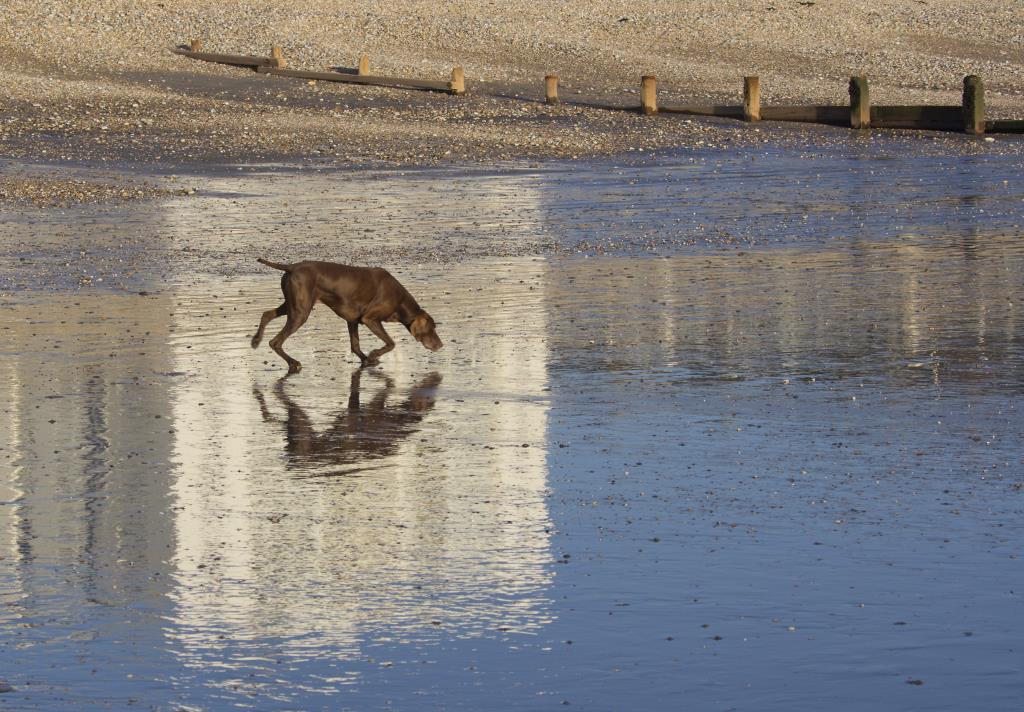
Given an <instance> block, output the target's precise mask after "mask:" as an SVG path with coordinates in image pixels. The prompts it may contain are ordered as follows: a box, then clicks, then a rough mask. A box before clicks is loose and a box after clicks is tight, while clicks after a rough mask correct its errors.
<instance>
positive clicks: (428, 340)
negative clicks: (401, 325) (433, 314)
mask: <svg viewBox="0 0 1024 712" xmlns="http://www.w3.org/2000/svg"><path fill="white" fill-rule="evenodd" d="M409 333H410V334H412V335H413V336H414V337H415V338H416V340H417V341H419V342H420V343H421V344H423V346H424V347H426V348H428V349H430V350H431V351H438V350H439V349H440V348H441V347H442V346H443V345H444V344H442V343H441V337H439V336H438V335H437V331H436V330H435V325H434V320H433V319H432V318H430V314H427V313H426V312H420V315H419V316H418V317H416V318H415V319H413V320H412V323H410V324H409Z"/></svg>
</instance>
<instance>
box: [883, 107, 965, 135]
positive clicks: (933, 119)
mask: <svg viewBox="0 0 1024 712" xmlns="http://www.w3.org/2000/svg"><path fill="white" fill-rule="evenodd" d="M871 127H872V128H882V129H931V130H944V131H962V130H963V127H964V116H963V109H962V108H961V107H959V106H884V105H882V106H872V107H871Z"/></svg>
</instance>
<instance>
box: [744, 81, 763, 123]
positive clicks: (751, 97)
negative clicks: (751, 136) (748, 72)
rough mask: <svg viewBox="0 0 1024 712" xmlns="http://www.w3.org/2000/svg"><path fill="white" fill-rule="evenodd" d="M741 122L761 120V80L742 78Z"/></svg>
mask: <svg viewBox="0 0 1024 712" xmlns="http://www.w3.org/2000/svg"><path fill="white" fill-rule="evenodd" d="M743 120H744V121H760V120H761V80H760V79H759V78H758V77H743Z"/></svg>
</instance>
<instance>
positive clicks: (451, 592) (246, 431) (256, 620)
mask: <svg viewBox="0 0 1024 712" xmlns="http://www.w3.org/2000/svg"><path fill="white" fill-rule="evenodd" d="M544 268H545V267H544V263H543V262H533V261H523V265H521V266H518V267H517V268H516V269H515V272H514V273H515V274H516V277H517V279H515V280H511V279H509V280H507V281H506V282H505V284H504V285H503V286H502V285H499V286H497V287H496V288H495V291H494V293H495V294H498V295H499V296H501V297H503V298H504V299H506V300H508V301H509V302H510V303H512V302H513V301H522V300H525V299H529V300H532V301H533V302H534V304H535V305H536V306H534V305H531V307H530V314H531V318H529V319H523V318H522V315H521V314H510V315H508V316H507V317H499V318H496V319H495V320H493V322H492V323H491V325H490V328H489V329H488V330H487V332H483V333H481V332H478V333H476V334H474V335H473V336H472V337H471V338H468V339H463V338H458V337H457V340H456V343H455V344H453V348H450V349H446V350H445V351H443V352H438V353H437V354H432V353H430V352H426V351H424V350H423V349H418V348H415V344H414V343H412V342H411V341H409V340H401V341H400V343H399V346H398V348H397V349H396V351H394V352H392V353H391V354H389V355H388V356H387V357H386V359H385V360H384V361H383V362H382V364H381V366H380V367H375V368H371V369H358V366H357V364H355V363H353V360H354V359H353V357H352V356H351V355H350V354H349V353H348V349H347V348H346V345H347V336H346V335H345V333H344V329H343V328H339V326H338V323H337V319H336V317H334V315H333V314H332V313H330V312H329V311H328V310H319V311H318V310H314V312H313V315H312V317H311V319H310V321H309V323H308V325H307V327H306V329H304V330H303V332H302V333H301V334H300V335H299V337H298V338H297V339H296V344H295V348H296V353H297V354H303V355H302V356H301V359H302V360H303V362H304V363H305V364H306V368H305V369H303V372H302V374H300V375H297V376H292V377H289V378H284V379H282V378H280V372H281V369H280V368H279V366H278V365H277V363H276V362H274V361H270V356H268V355H265V354H263V353H261V352H253V351H252V350H251V349H250V348H249V347H248V344H247V343H246V340H245V338H244V336H245V334H246V333H247V329H251V326H250V324H249V322H251V320H252V314H253V313H254V312H255V311H257V310H258V306H255V307H254V306H252V304H255V305H260V304H262V303H263V302H264V301H266V296H265V294H264V293H266V294H271V293H272V292H273V291H274V290H275V289H276V287H277V284H276V280H266V279H256V280H251V281H247V282H246V283H245V284H244V285H243V284H241V283H239V284H238V285H232V288H231V289H223V290H222V292H221V294H222V298H224V299H226V301H225V302H224V303H223V306H224V312H223V314H224V318H223V323H220V321H221V320H215V321H212V322H211V319H210V318H209V317H210V315H209V313H208V312H206V311H200V310H196V311H192V310H190V309H188V308H182V309H178V310H176V313H175V317H174V330H175V334H177V335H178V337H179V338H178V339H176V340H174V341H173V342H172V349H173V350H174V353H175V369H176V370H178V371H181V372H186V373H189V374H194V375H192V376H190V377H189V378H188V379H183V380H182V382H181V383H180V384H179V386H180V387H179V388H177V389H176V390H175V392H174V393H173V394H172V402H173V413H174V421H175V424H176V428H177V432H176V438H175V454H174V461H175V478H174V484H173V491H174V493H175V497H176V505H177V506H176V507H175V513H174V518H175V528H176V532H177V540H178V547H177V550H176V555H175V566H176V568H177V582H178V586H177V587H176V590H175V591H173V592H172V593H171V596H172V598H173V599H174V601H175V604H176V612H175V615H174V621H175V624H174V626H172V627H171V629H170V632H169V635H170V636H171V638H172V639H173V640H174V641H176V642H174V643H173V645H174V647H175V648H176V649H178V650H180V651H181V655H182V662H183V663H185V664H186V665H188V666H189V667H194V668H195V669H197V670H199V669H205V668H206V667H207V666H209V665H210V664H211V661H213V660H217V661H218V665H221V666H223V669H224V670H225V671H230V670H233V669H235V668H245V667H247V666H250V665H251V661H250V660H249V658H250V656H251V654H252V649H251V646H266V645H267V644H268V643H270V644H272V645H273V646H274V648H275V650H277V651H278V652H277V654H278V655H284V656H288V657H290V658H294V659H307V658H309V656H311V655H313V653H314V651H316V650H322V651H330V661H328V662H322V663H317V664H323V665H324V666H325V667H328V668H331V672H330V674H326V673H325V676H326V677H330V678H332V679H334V678H336V682H337V681H339V680H345V679H348V677H347V675H348V673H346V672H344V670H342V669H339V668H337V667H334V666H336V665H343V664H344V663H345V661H352V660H357V659H359V657H360V656H361V655H365V654H366V650H367V648H368V646H371V647H372V646H373V645H375V644H379V642H380V641H382V640H392V639H400V640H407V641H414V642H415V641H422V640H427V639H435V638H436V637H437V636H444V637H449V636H455V637H475V636H483V635H493V634H496V633H497V631H498V629H499V628H500V629H508V630H512V631H518V632H521V633H525V632H530V631H535V630H537V629H539V628H541V627H543V626H544V625H545V624H546V623H547V622H548V621H549V620H550V613H549V612H548V608H549V606H550V602H549V600H548V598H547V594H546V589H547V587H548V586H549V585H550V582H551V577H552V574H551V570H550V563H551V552H550V549H549V543H548V536H549V535H548V533H547V531H548V530H550V526H551V525H550V522H549V519H548V515H547V506H546V502H545V491H546V488H547V468H546V451H545V448H544V437H545V433H546V430H547V425H546V420H547V415H546V413H547V408H548V406H547V404H546V402H543V401H538V400H537V399H536V397H537V395H538V394H539V393H540V392H541V390H542V388H543V386H544V384H545V383H546V378H547V375H546V374H547V372H546V362H547V352H546V349H545V348H544V344H545V343H546V339H547V333H546V329H545V328H544V321H543V310H542V309H539V308H537V307H538V306H539V304H540V294H539V293H538V292H537V291H531V290H530V289H529V288H528V286H526V285H524V284H522V283H520V279H521V278H523V277H530V278H531V281H532V280H535V279H537V278H538V277H539V276H540V274H542V272H543V269H544ZM508 269H511V268H508ZM487 278H488V279H491V280H493V274H491V275H488V277H487ZM235 286H238V287H239V288H238V289H234V288H233V287H235ZM531 286H532V285H531ZM195 289H196V290H201V289H205V287H197V288H195ZM261 290H262V291H261ZM236 292H237V294H238V296H230V295H231V294H234V293H236ZM224 295H228V296H226V297H225V296H224ZM453 299H454V300H455V302H454V303H451V302H449V304H447V305H444V306H443V307H441V311H445V312H447V313H448V314H450V315H453V316H452V318H450V319H447V320H446V328H449V329H451V330H452V331H455V330H457V328H458V327H457V324H458V323H459V322H460V321H461V319H462V318H463V317H460V316H458V314H464V313H465V312H467V311H472V309H473V306H472V305H473V303H474V301H475V298H474V296H473V295H472V294H459V295H458V296H457V297H453ZM463 300H467V301H463ZM200 301H202V296H201V295H199V294H197V295H184V294H183V295H181V303H182V304H193V303H198V302H200ZM250 302H251V304H249V303H250ZM218 316H219V315H218ZM503 319H504V321H503ZM460 336H461V334H460ZM310 351H312V352H311V353H310ZM303 352H305V353H303ZM466 362H468V363H471V364H472V365H471V366H469V367H459V366H456V364H460V363H466ZM264 363H266V365H264ZM442 372H443V373H444V376H443V383H444V386H443V387H441V384H442V376H441V373H442ZM481 380H482V381H484V382H486V383H487V384H489V385H488V388H487V389H486V390H485V391H482V392H481V390H480V385H479V383H480V381H481ZM495 401H500V402H499V403H496V402H495ZM225 674H226V675H228V674H229V673H228V672H225ZM324 685H325V687H324V688H323V689H328V688H329V687H330V685H328V684H327V683H324Z"/></svg>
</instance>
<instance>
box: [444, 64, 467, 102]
mask: <svg viewBox="0 0 1024 712" xmlns="http://www.w3.org/2000/svg"><path fill="white" fill-rule="evenodd" d="M448 86H449V91H451V93H452V94H455V95H456V96H462V95H463V94H465V93H466V73H465V72H463V71H462V67H456V68H455V69H453V70H452V81H451V83H450V84H449V85H448Z"/></svg>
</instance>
